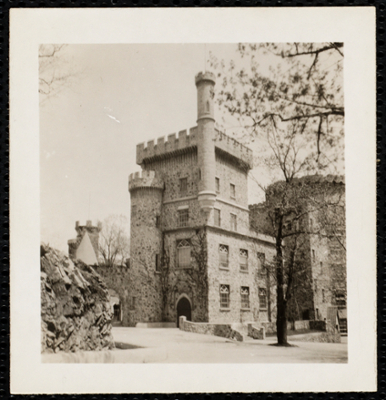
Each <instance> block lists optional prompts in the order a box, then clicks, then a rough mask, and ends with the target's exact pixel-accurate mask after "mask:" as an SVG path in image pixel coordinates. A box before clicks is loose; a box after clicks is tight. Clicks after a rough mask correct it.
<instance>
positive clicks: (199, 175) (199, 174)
mask: <svg viewBox="0 0 386 400" xmlns="http://www.w3.org/2000/svg"><path fill="white" fill-rule="evenodd" d="M198 180H199V181H200V180H201V168H199V169H198Z"/></svg>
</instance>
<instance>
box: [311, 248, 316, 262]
mask: <svg viewBox="0 0 386 400" xmlns="http://www.w3.org/2000/svg"><path fill="white" fill-rule="evenodd" d="M312 261H315V250H314V249H312Z"/></svg>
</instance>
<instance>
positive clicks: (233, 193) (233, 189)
mask: <svg viewBox="0 0 386 400" xmlns="http://www.w3.org/2000/svg"><path fill="white" fill-rule="evenodd" d="M230 187H231V199H235V198H236V186H235V185H234V184H233V183H231V184H230Z"/></svg>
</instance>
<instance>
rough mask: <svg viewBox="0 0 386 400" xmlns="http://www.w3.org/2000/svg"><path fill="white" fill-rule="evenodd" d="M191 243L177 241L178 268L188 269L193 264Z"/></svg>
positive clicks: (184, 240)
mask: <svg viewBox="0 0 386 400" xmlns="http://www.w3.org/2000/svg"><path fill="white" fill-rule="evenodd" d="M190 252H191V246H190V241H189V240H186V239H183V240H178V241H177V267H178V268H187V267H190V264H191V254H190Z"/></svg>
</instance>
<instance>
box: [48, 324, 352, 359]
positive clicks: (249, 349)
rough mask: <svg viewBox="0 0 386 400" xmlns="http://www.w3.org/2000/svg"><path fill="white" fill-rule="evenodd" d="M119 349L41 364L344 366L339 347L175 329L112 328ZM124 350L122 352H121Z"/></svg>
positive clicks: (344, 352)
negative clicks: (235, 338)
mask: <svg viewBox="0 0 386 400" xmlns="http://www.w3.org/2000/svg"><path fill="white" fill-rule="evenodd" d="M113 336H114V339H115V341H116V343H117V344H118V347H120V348H119V349H115V350H113V351H104V352H81V353H76V354H71V353H58V354H44V355H43V362H55V363H57V362H83V363H84V362H90V363H100V362H108V363H117V362H119V363H346V362H347V338H342V339H343V340H342V342H343V343H310V342H302V341H298V340H296V341H295V340H294V341H292V340H291V338H290V340H289V341H290V343H293V344H294V345H295V347H284V348H283V347H276V346H271V344H273V343H275V342H276V340H275V338H268V339H265V340H253V339H251V338H248V339H247V340H246V341H245V342H235V341H233V340H230V339H225V338H220V337H217V336H210V335H202V334H197V333H190V332H184V331H180V330H179V329H177V328H153V329H152V328H122V327H115V328H113ZM124 348H126V349H124Z"/></svg>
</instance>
